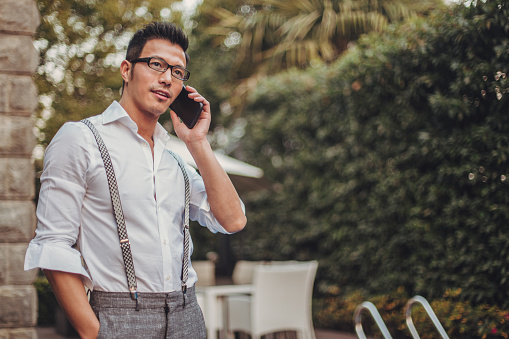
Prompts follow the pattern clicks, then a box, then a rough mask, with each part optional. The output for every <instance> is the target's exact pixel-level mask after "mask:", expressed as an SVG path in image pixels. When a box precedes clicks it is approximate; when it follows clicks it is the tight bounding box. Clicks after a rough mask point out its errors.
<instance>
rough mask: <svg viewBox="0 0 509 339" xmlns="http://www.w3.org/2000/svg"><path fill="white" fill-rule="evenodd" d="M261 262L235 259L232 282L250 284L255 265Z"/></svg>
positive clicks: (261, 262)
mask: <svg viewBox="0 0 509 339" xmlns="http://www.w3.org/2000/svg"><path fill="white" fill-rule="evenodd" d="M261 264H263V261H247V260H239V261H237V262H236V263H235V267H234V268H233V273H232V281H233V283H234V284H235V285H240V284H252V283H253V274H254V270H255V267H256V266H257V265H261Z"/></svg>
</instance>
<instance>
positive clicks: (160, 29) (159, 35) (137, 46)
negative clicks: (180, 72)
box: [122, 22, 190, 93]
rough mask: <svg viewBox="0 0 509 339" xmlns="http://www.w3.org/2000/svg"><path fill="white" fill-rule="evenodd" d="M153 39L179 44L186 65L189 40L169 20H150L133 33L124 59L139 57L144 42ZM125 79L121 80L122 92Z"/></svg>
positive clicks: (187, 62) (188, 59)
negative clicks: (150, 21)
mask: <svg viewBox="0 0 509 339" xmlns="http://www.w3.org/2000/svg"><path fill="white" fill-rule="evenodd" d="M154 39H162V40H167V41H169V42H171V43H172V44H175V45H178V46H180V47H181V48H182V49H183V50H184V54H185V56H186V67H187V65H188V64H189V61H190V58H189V55H188V54H187V48H188V47H189V40H188V39H187V36H186V34H185V33H184V31H182V29H181V28H180V27H179V26H177V25H175V24H173V23H170V22H152V23H150V24H147V25H145V27H143V28H141V29H139V30H138V31H137V32H136V33H134V35H133V37H132V38H131V40H130V41H129V45H128V46H127V53H126V57H125V58H126V60H127V61H131V60H134V59H137V58H139V57H140V55H141V52H142V51H143V48H144V47H145V44H146V43H147V42H148V41H150V40H154ZM124 86H125V81H123V82H122V93H123V92H124Z"/></svg>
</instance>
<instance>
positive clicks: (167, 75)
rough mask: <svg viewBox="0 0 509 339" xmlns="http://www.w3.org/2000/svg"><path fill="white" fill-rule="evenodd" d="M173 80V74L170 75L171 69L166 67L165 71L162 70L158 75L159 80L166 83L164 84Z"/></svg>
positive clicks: (168, 83)
mask: <svg viewBox="0 0 509 339" xmlns="http://www.w3.org/2000/svg"><path fill="white" fill-rule="evenodd" d="M172 81H173V76H172V75H171V69H170V68H168V69H167V70H166V72H162V73H161V75H160V76H159V82H160V83H163V84H166V85H170V84H171V83H172Z"/></svg>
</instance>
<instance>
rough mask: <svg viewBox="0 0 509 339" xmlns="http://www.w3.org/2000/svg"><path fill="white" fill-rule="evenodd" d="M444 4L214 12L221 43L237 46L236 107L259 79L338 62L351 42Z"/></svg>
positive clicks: (297, 1) (264, 6) (312, 3)
mask: <svg viewBox="0 0 509 339" xmlns="http://www.w3.org/2000/svg"><path fill="white" fill-rule="evenodd" d="M441 5H443V3H442V1H441V0H426V1H420V2H417V3H416V2H414V1H408V0H358V1H352V0H254V1H246V2H244V3H242V4H239V6H238V7H237V9H236V10H235V11H231V10H228V9H226V8H221V7H217V8H210V7H209V8H208V10H207V13H209V14H210V15H212V16H213V17H215V18H216V20H217V21H216V22H212V24H213V25H212V26H211V27H209V28H208V32H209V33H210V34H214V35H217V38H216V39H215V41H216V44H218V45H219V44H226V45H229V46H232V47H236V50H237V51H236V52H237V55H236V62H235V67H236V69H237V74H238V75H237V77H238V78H239V79H243V81H241V82H240V83H239V84H238V86H237V87H236V89H235V92H234V95H232V100H231V101H230V103H231V104H232V105H233V106H234V107H237V106H240V107H239V108H238V109H241V108H242V105H243V103H244V100H245V96H246V94H247V93H248V92H250V91H252V90H253V89H254V88H255V86H256V84H257V81H258V79H261V78H264V77H265V76H266V75H268V74H274V73H277V72H278V71H281V70H284V69H288V68H291V67H298V68H306V67H308V66H309V65H312V64H317V63H320V62H326V63H329V62H332V61H334V60H336V59H337V58H338V56H339V55H341V53H343V52H344V51H345V50H346V48H347V46H348V43H350V42H352V41H355V40H356V39H357V38H359V36H361V35H362V34H364V33H368V32H371V31H375V32H382V31H384V30H385V29H386V28H387V27H388V25H389V24H390V23H394V22H398V21H401V20H404V19H407V18H409V17H412V16H414V15H418V14H424V13H427V12H428V11H429V10H430V9H431V8H433V7H438V6H441Z"/></svg>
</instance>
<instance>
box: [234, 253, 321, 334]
mask: <svg viewBox="0 0 509 339" xmlns="http://www.w3.org/2000/svg"><path fill="white" fill-rule="evenodd" d="M317 268H318V262H317V261H309V262H292V263H290V264H284V263H278V264H276V265H258V266H256V267H255V271H254V275H253V287H254V291H253V295H252V296H251V297H231V298H229V300H228V306H229V324H230V329H231V330H232V331H242V332H246V333H250V334H251V337H252V338H253V339H258V338H260V337H261V336H262V335H266V334H269V333H275V332H281V331H296V332H297V335H298V337H299V338H302V339H315V333H314V329H313V322H312V318H311V299H312V292H313V283H314V280H315V275H316V270H317Z"/></svg>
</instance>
